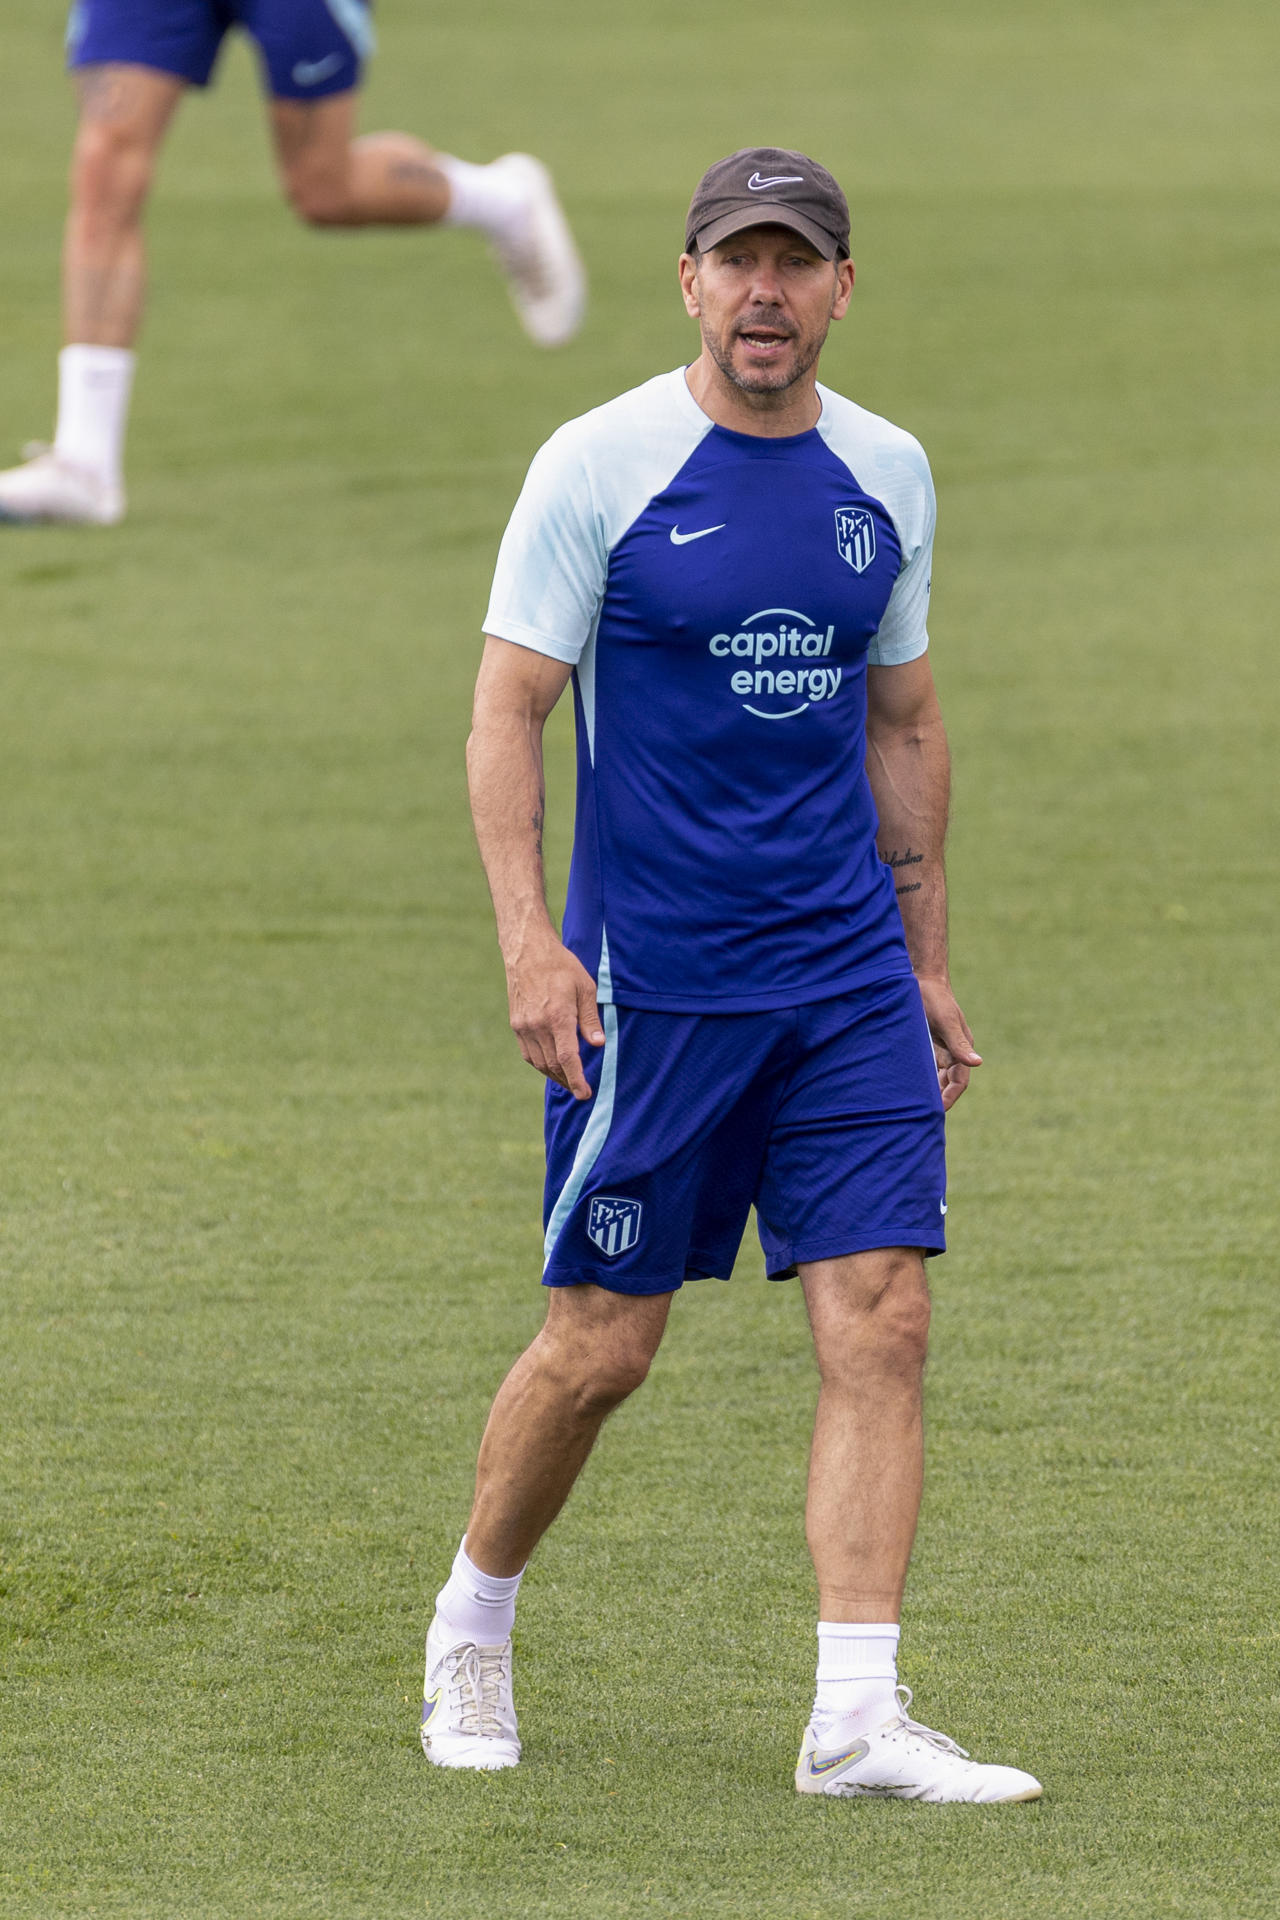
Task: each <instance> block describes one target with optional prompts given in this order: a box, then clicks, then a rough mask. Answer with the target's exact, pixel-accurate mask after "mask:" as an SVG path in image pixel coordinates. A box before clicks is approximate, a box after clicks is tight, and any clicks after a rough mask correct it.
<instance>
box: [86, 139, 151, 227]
mask: <svg viewBox="0 0 1280 1920" xmlns="http://www.w3.org/2000/svg"><path fill="white" fill-rule="evenodd" d="M155 155H156V147H155V142H154V141H153V139H152V138H151V137H150V134H149V133H148V132H146V131H143V130H140V129H138V128H135V127H132V126H130V125H129V123H128V122H127V121H126V122H120V121H110V120H107V121H103V120H89V121H86V122H84V123H83V124H82V125H81V127H80V130H79V132H78V133H77V135H76V142H75V147H74V150H73V153H72V160H71V203H72V207H73V210H74V212H75V213H76V214H77V215H78V217H79V218H80V219H81V220H82V221H83V222H85V223H86V224H88V225H89V226H91V227H98V228H102V227H108V228H115V229H120V228H127V227H131V226H134V225H136V224H137V222H138V220H139V219H140V218H141V215H142V209H143V206H144V205H145V203H146V198H147V195H148V193H149V192H150V190H151V182H152V178H153V176H154V173H155Z"/></svg>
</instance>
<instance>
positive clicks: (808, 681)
mask: <svg viewBox="0 0 1280 1920" xmlns="http://www.w3.org/2000/svg"><path fill="white" fill-rule="evenodd" d="M835 631H836V630H835V628H834V627H832V626H829V627H827V629H826V631H825V632H823V633H819V632H818V631H817V628H816V626H815V623H814V622H813V621H812V620H811V619H810V618H809V615H808V614H807V613H797V611H796V609H795V608H794V607H762V608H761V609H760V611H759V613H749V614H748V615H747V617H746V619H745V620H744V621H743V622H742V626H741V629H740V630H739V632H737V633H715V634H712V636H711V638H710V640H709V641H708V642H707V650H708V652H710V653H713V654H714V655H715V656H716V658H717V660H729V659H734V660H741V661H742V663H743V664H742V665H741V666H740V667H735V668H734V670H733V672H732V673H731V674H730V675H729V685H730V687H731V689H732V690H733V692H734V693H736V694H737V695H738V697H739V699H741V700H742V704H743V706H744V707H745V708H746V710H747V712H748V713H754V714H755V716H756V718H757V719H758V720H794V718H795V716H796V715H797V714H798V713H805V712H807V710H808V709H809V708H810V707H811V706H813V705H814V704H815V703H816V702H818V701H820V700H830V699H832V698H833V697H834V696H835V694H836V693H838V692H839V690H840V682H841V680H842V679H843V678H844V669H843V667H829V666H826V665H824V664H818V663H821V662H824V661H825V659H826V656H827V655H828V654H829V653H830V652H831V642H832V640H833V639H834V638H835ZM766 660H767V661H768V662H769V664H768V666H765V665H764V662H765V661H766ZM748 661H749V662H750V663H751V664H750V665H747V662H748ZM792 661H794V662H795V663H796V664H795V665H794V666H793V665H792V664H791V662H792ZM784 663H785V664H784ZM747 694H750V695H751V697H752V698H751V700H748V699H746V698H745V697H744V696H745V695H747ZM752 700H754V701H759V702H761V703H763V702H764V701H765V700H768V701H769V702H770V704H769V705H768V706H765V705H763V704H760V705H752Z"/></svg>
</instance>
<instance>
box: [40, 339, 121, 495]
mask: <svg viewBox="0 0 1280 1920" xmlns="http://www.w3.org/2000/svg"><path fill="white" fill-rule="evenodd" d="M134 358H135V356H134V355H133V353H132V352H131V351H130V349H129V348H128V347H81V346H76V347H64V348H63V349H62V352H61V353H60V354H59V355H58V427H57V432H56V434H55V435H54V448H55V450H56V451H57V452H58V453H59V454H61V456H62V458H63V459H64V460H67V461H69V462H70V463H71V465H72V466H76V467H84V468H86V469H87V470H88V471H89V472H90V473H93V474H96V475H97V477H98V479H99V480H104V481H106V482H107V483H108V484H109V485H112V486H114V485H117V484H118V483H119V480H120V473H121V468H122V465H123V461H124V433H125V427H126V425H127V423H128V419H129V394H130V391H131V390H132V387H133V367H134Z"/></svg>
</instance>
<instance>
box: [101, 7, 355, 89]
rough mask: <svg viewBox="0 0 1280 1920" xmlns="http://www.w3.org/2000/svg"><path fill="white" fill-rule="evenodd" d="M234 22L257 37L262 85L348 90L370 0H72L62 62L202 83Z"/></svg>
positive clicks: (276, 87) (352, 84)
mask: <svg viewBox="0 0 1280 1920" xmlns="http://www.w3.org/2000/svg"><path fill="white" fill-rule="evenodd" d="M235 26H240V27H243V28H244V30H245V32H246V33H248V34H250V35H252V37H253V39H254V40H256V41H257V43H258V52H259V55H260V57H261V60H262V66H263V70H264V74H265V77H266V85H267V90H268V92H269V93H270V94H271V95H272V97H273V98H274V99H277V100H319V99H322V98H323V97H324V95H325V94H329V93H346V92H348V91H349V90H350V89H351V88H352V87H354V86H357V85H358V84H359V80H360V67H361V62H362V61H363V60H364V59H366V58H367V57H368V55H369V54H370V53H372V51H373V23H372V21H371V19H370V17H369V6H368V4H367V0H76V4H75V5H74V6H73V7H72V9H71V18H70V21H69V22H68V24H67V64H68V65H69V66H71V67H94V66H103V65H105V64H106V63H107V62H109V61H120V62H124V63H126V64H127V65H129V66H136V67H154V68H156V69H157V70H158V71H159V72H160V73H171V74H173V75H175V76H176V78H177V79H179V80H186V81H188V82H189V83H190V85H191V86H193V87H203V86H207V85H208V83H209V76H210V74H211V73H212V72H213V68H214V63H215V62H216V60H217V58H218V49H219V48H220V47H221V45H222V42H223V38H224V36H225V35H226V33H227V32H228V30H229V29H230V28H231V27H235Z"/></svg>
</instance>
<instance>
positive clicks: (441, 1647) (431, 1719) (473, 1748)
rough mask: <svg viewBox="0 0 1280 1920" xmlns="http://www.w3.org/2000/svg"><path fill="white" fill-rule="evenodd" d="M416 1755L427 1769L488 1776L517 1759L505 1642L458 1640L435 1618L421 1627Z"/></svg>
mask: <svg viewBox="0 0 1280 1920" xmlns="http://www.w3.org/2000/svg"><path fill="white" fill-rule="evenodd" d="M422 1695H423V1698H422V1751H423V1752H424V1753H425V1754H426V1756H427V1758H428V1760H430V1761H431V1763H432V1765H433V1766H437V1767H476V1768H479V1769H480V1770H481V1771H482V1772H492V1771H493V1770H494V1769H496V1768H498V1767H514V1766H515V1764H516V1762H517V1761H518V1760H519V1758H520V1740H519V1736H518V1735H517V1733H516V1710H515V1707H514V1705H513V1704H512V1700H511V1642H510V1640H509V1639H508V1640H506V1641H504V1642H503V1644H502V1645H501V1646H500V1647H478V1646H477V1645H476V1643H475V1641H474V1640H459V1639H458V1638H457V1637H456V1636H455V1635H454V1633H453V1630H452V1628H450V1627H449V1626H447V1625H446V1624H445V1622H444V1621H443V1620H442V1619H441V1618H440V1616H439V1614H436V1615H435V1617H434V1618H433V1620H432V1622H431V1625H430V1626H429V1627H428V1629H427V1674H426V1679H425V1680H424V1681H423V1684H422Z"/></svg>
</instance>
